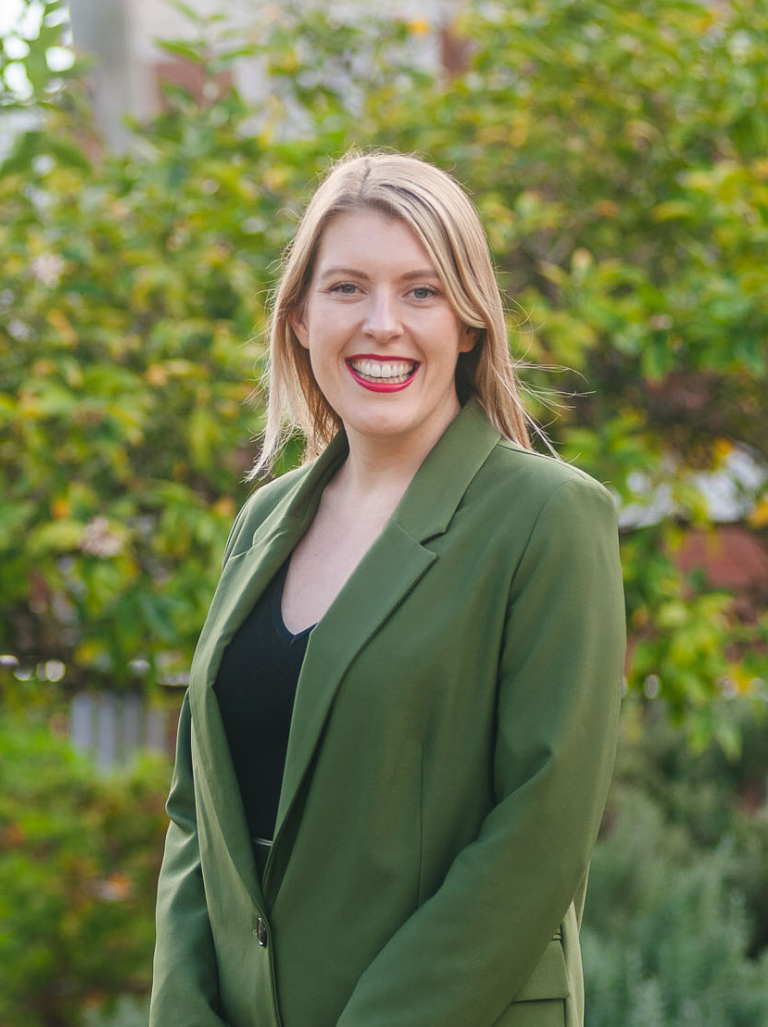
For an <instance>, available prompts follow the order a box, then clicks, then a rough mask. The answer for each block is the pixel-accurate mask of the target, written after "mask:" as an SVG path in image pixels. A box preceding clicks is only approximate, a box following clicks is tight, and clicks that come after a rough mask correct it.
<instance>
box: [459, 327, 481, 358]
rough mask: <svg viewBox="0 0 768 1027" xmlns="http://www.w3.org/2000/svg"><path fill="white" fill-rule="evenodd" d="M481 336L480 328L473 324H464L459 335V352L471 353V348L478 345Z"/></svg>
mask: <svg viewBox="0 0 768 1027" xmlns="http://www.w3.org/2000/svg"><path fill="white" fill-rule="evenodd" d="M479 337H480V329H479V328H473V327H472V325H464V327H463V328H462V329H461V334H460V336H459V353H469V352H470V350H473V349H474V348H475V346H476V345H477V340H478V338H479Z"/></svg>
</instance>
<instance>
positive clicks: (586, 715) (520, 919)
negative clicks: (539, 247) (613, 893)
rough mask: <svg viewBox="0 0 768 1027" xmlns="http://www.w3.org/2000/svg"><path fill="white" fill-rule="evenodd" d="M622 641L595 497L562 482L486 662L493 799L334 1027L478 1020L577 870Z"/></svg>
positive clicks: (602, 785) (611, 721) (613, 559)
mask: <svg viewBox="0 0 768 1027" xmlns="http://www.w3.org/2000/svg"><path fill="white" fill-rule="evenodd" d="M624 646H625V621H624V602H623V592H622V584H621V568H620V562H619V553H618V532H617V527H616V514H615V510H614V508H613V502H612V500H611V498H610V495H609V493H608V492H607V491H606V490H605V489H604V488H602V487H601V486H599V485H597V483H595V482H592V481H590V480H585V479H583V478H576V479H569V480H568V481H567V482H565V483H563V484H561V485H560V486H559V487H558V488H556V489H555V491H554V492H553V493H552V494H551V495H550V497H549V499H548V500H547V502H546V503H545V504H544V506H543V508H542V510H541V512H540V514H539V516H538V519H537V521H536V524H535V526H534V528H533V531H532V533H531V536H530V538H529V540H528V544H527V547H526V549H525V552H524V554H523V557H522V559H521V561H520V564H519V566H518V568H517V570H516V572H515V576H514V579H513V582H512V587H511V593H510V601H509V606H508V611H507V621H506V629H505V637H504V643H503V648H502V652H501V653H500V661H499V682H498V726H497V738H496V746H495V754H494V766H493V770H494V783H495V794H496V797H497V805H496V806H495V807H494V808H493V809H492V810H491V811H490V813H489V814H488V816H487V817H486V819H485V820H484V822H483V824H482V825H481V829H480V832H479V834H478V837H477V839H476V840H475V841H474V842H472V843H471V844H470V845H468V846H467V847H466V848H465V849H463V850H462V851H461V852H460V853H459V855H458V856H457V858H456V859H455V860H454V862H453V864H452V866H451V867H450V869H449V871H448V873H447V874H446V877H445V880H444V881H443V884H442V885H441V887H440V888H439V889H438V890H437V892H436V893H435V894H434V895H433V896H432V897H431V898H430V899H428V900H427V901H426V902H425V903H424V904H423V905H422V906H421V907H420V908H419V909H418V910H416V912H415V913H414V914H413V915H412V916H411V917H410V918H409V919H408V920H407V921H406V922H405V923H404V924H403V926H402V927H401V928H400V929H399V930H398V931H397V932H396V934H395V935H394V936H393V937H392V938H391V939H390V940H389V941H388V943H387V944H386V945H385V946H384V948H383V949H382V950H381V952H379V954H378V956H377V957H376V958H375V959H374V961H373V962H372V963H371V965H370V966H369V967H368V969H367V970H366V971H365V973H364V974H363V975H362V977H361V978H360V979H359V981H358V983H357V986H356V987H355V990H354V992H353V993H352V996H351V998H350V1000H349V1002H348V1004H347V1006H346V1008H345V1010H344V1012H343V1013H342V1015H341V1017H340V1019H339V1021H338V1027H424V1024H438V1023H439V1024H440V1025H441V1027H486V1025H487V1027H490V1025H492V1024H493V1023H494V1022H495V1021H496V1020H497V1018H498V1017H499V1016H500V1015H501V1013H502V1012H503V1010H504V1009H505V1008H506V1006H507V1005H508V1004H509V1002H510V1001H511V1000H512V999H513V997H514V996H515V995H516V994H517V993H518V992H519V991H520V989H521V987H522V986H523V984H524V983H525V980H526V978H527V977H528V976H529V974H530V973H531V971H532V969H533V967H534V966H535V965H536V963H537V961H538V959H539V958H540V956H541V955H542V953H543V952H544V949H545V948H546V947H547V944H548V943H549V941H550V939H551V938H552V936H553V934H554V932H555V931H556V930H557V928H558V927H559V925H560V923H561V921H562V919H563V917H564V916H565V913H566V911H567V909H568V907H569V905H570V903H571V901H572V900H573V898H574V896H575V894H576V893H577V890H578V888H579V885H580V883H581V882H582V880H583V878H584V875H585V872H586V869H587V866H588V862H589V856H590V853H591V850H592V846H593V844H594V841H595V838H596V836H597V831H598V827H599V823H600V818H601V815H602V810H603V806H604V803H605V798H606V794H607V789H608V784H609V781H610V776H611V772H612V767H613V759H614V752H615V742H616V726H617V717H618V709H619V703H620V695H621V679H622V664H623V658H624Z"/></svg>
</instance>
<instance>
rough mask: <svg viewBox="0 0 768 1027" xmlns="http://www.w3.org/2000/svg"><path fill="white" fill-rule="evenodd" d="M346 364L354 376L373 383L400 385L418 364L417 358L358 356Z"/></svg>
mask: <svg viewBox="0 0 768 1027" xmlns="http://www.w3.org/2000/svg"><path fill="white" fill-rule="evenodd" d="M347 364H348V365H349V367H350V368H351V369H352V371H354V373H355V375H356V377H358V378H361V379H362V380H363V381H364V382H371V383H372V384H373V385H402V384H404V383H405V382H407V381H409V380H410V379H411V378H412V377H413V376H414V374H415V373H416V370H417V368H418V366H419V362H418V360H371V359H370V358H359V359H356V360H348V361H347Z"/></svg>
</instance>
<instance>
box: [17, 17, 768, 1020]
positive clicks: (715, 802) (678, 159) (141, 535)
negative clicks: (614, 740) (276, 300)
mask: <svg viewBox="0 0 768 1027" xmlns="http://www.w3.org/2000/svg"><path fill="white" fill-rule="evenodd" d="M370 12H371V8H370V5H367V4H365V3H363V2H355V0H346V2H338V3H334V4H330V3H311V2H309V0H305V2H303V3H301V2H296V3H288V4H280V5H274V4H269V3H262V2H258V0H249V2H245V0H242V2H239V3H236V2H229V3H227V2H226V0H189V2H188V3H168V4H160V3H158V2H157V0H151V2H150V0H71V2H70V3H69V4H66V3H63V2H61V0H52V2H44V0H3V4H2V8H1V9H0V1024H2V1027H145V1025H146V1023H147V1006H146V996H147V994H148V989H149V983H150V969H151V955H152V944H153V905H154V888H155V881H156V875H157V870H158V867H159V861H160V857H161V852H162V841H163V834H164V830H165V823H166V821H165V814H164V810H163V805H164V801H165V795H166V791H167V788H168V784H169V781H170V771H171V761H172V747H173V738H174V731H175V718H176V712H177V710H178V708H179V704H180V701H181V696H182V693H183V686H184V685H185V683H186V673H187V669H188V666H189V662H190V658H191V653H192V649H193V646H194V643H195V639H196V636H197V633H198V631H199V629H200V626H201V625H202V622H203V619H204V616H205V612H206V607H207V604H208V601H209V599H210V597H211V594H212V592H213V588H214V586H215V582H216V578H217V573H218V569H219V566H220V559H221V555H222V551H223V546H224V541H225V539H226V536H227V533H228V530H229V527H230V524H231V521H232V518H233V516H234V514H235V512H236V511H237V509H238V508H239V507H240V506H241V505H242V503H243V502H244V501H245V499H246V497H247V495H248V494H249V492H250V487H249V486H246V485H244V484H243V483H242V478H243V475H244V474H245V473H246V471H247V470H248V468H249V466H250V465H251V463H252V461H253V458H254V455H255V452H256V445H257V443H256V442H255V441H254V436H255V435H257V434H258V432H259V430H260V428H261V426H262V423H263V413H264V410H263V395H262V393H261V392H260V391H259V389H258V387H257V383H258V379H259V374H260V372H261V370H262V366H263V357H264V344H263V330H264V325H265V309H266V305H267V301H268V297H269V291H270V288H271V287H272V286H273V285H274V283H275V280H276V276H277V273H278V267H279V263H278V262H279V256H280V252H281V249H282V247H283V246H284V244H285V242H286V241H287V240H288V239H289V238H290V237H291V235H292V233H293V230H294V228H295V224H296V219H297V217H298V214H299V212H300V210H301V208H302V205H303V203H304V202H305V200H306V199H307V198H308V196H309V194H310V193H311V192H312V190H313V188H314V186H315V184H316V181H317V175H318V173H320V172H321V171H322V170H323V169H324V168H325V167H327V165H328V163H329V161H331V160H332V159H334V158H336V157H338V156H340V155H341V154H342V153H343V152H344V151H345V150H346V149H347V148H348V147H349V146H351V145H358V146H361V147H368V146H371V145H376V146H387V147H394V148H396V149H398V150H406V151H416V152H418V153H420V154H421V155H423V156H425V157H427V158H428V159H430V160H432V161H434V162H435V163H437V164H438V165H440V166H441V167H443V168H445V169H446V170H449V171H451V172H453V173H454V174H455V175H456V176H457V177H458V178H459V180H460V181H461V182H463V183H464V184H465V185H466V187H467V188H468V189H469V191H470V193H471V194H472V196H473V197H474V199H475V201H476V203H477V205H478V207H479V209H480V211H481V214H482V216H483V218H484V221H485V224H486V226H487V229H488V232H489V236H490V240H491V244H492V248H493V252H494V258H495V261H496V264H497V268H498V275H499V281H500V283H501V285H502V287H503V289H504V291H505V294H506V296H507V300H508V310H509V315H508V316H509V330H510V340H511V346H512V349H513V352H514V354H515V356H516V357H517V358H518V359H519V360H520V361H521V362H522V365H523V366H521V374H522V376H523V379H524V381H525V384H526V389H527V391H528V402H529V407H530V409H531V410H532V412H533V413H534V415H535V416H536V417H537V418H538V420H539V422H540V423H541V424H542V425H543V426H545V429H546V431H547V433H548V435H549V437H550V438H551V439H552V441H553V443H554V444H555V445H556V446H557V449H558V451H559V452H560V454H561V455H562V456H563V457H564V458H565V459H566V460H569V461H573V462H574V463H576V464H577V465H578V466H579V467H582V468H583V469H584V470H586V471H588V472H589V473H590V474H592V475H594V476H595V477H596V478H598V479H599V480H600V481H603V482H605V483H606V484H607V485H608V487H609V488H610V489H611V491H612V492H613V494H614V496H615V499H616V503H617V505H618V507H619V511H620V525H621V543H622V558H623V564H624V574H625V582H626V599H627V620H628V630H629V636H630V645H629V651H628V655H627V664H626V696H625V703H624V717H623V733H622V741H621V745H620V751H619V758H618V764H617V773H616V778H615V782H614V786H613V789H612V792H611V796H610V799H609V804H608V808H607V811H606V815H605V819H604V823H603V829H602V832H601V837H600V840H599V842H598V847H597V849H596V852H595V858H594V861H593V868H592V875H591V887H590V896H589V900H588V905H587V912H586V920H585V927H584V932H583V935H584V951H585V965H586V979H587V992H588V1006H587V1024H588V1027H709V1025H711V1027H729V1025H733V1027H759V1025H763V1024H768V954H767V953H768V805H767V804H766V782H767V780H768V722H767V721H766V712H767V710H766V707H767V706H768V403H767V402H766V399H767V398H768V388H767V385H768V57H767V55H766V47H765V41H766V38H768V0H637V2H636V3H634V4H632V5H628V4H626V3H625V0H503V2H502V0H499V2H494V0H487V2H485V0H408V3H398V2H397V0H394V2H392V3H390V4H388V5H382V13H381V14H380V15H378V14H377V15H373V14H371V13H370ZM525 364H530V365H531V366H530V367H526V366H525ZM540 448H541V447H540ZM298 458H299V448H298V446H297V445H294V446H293V447H289V449H288V450H287V451H286V453H285V455H284V457H283V459H282V463H281V466H280V468H279V470H285V469H286V468H287V467H289V466H291V465H292V464H293V463H295V462H296V460H297V459H298Z"/></svg>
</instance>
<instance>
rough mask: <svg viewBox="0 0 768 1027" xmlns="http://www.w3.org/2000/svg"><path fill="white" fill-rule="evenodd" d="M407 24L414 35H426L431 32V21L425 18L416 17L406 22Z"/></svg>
mask: <svg viewBox="0 0 768 1027" xmlns="http://www.w3.org/2000/svg"><path fill="white" fill-rule="evenodd" d="M406 24H407V26H408V28H409V30H410V31H411V32H412V33H413V34H414V36H426V34H427V33H428V32H429V22H428V21H426V19H424V18H415V19H414V20H413V21H409V22H406Z"/></svg>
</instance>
